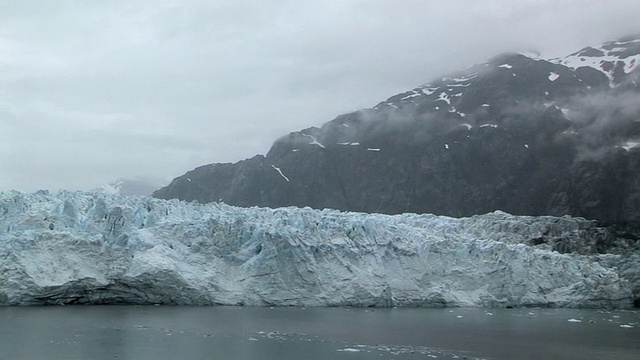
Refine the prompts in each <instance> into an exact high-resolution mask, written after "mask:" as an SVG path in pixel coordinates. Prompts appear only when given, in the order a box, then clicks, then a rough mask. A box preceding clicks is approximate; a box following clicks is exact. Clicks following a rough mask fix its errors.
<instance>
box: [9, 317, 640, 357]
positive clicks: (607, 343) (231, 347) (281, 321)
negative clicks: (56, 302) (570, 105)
mask: <svg viewBox="0 0 640 360" xmlns="http://www.w3.org/2000/svg"><path fill="white" fill-rule="evenodd" d="M0 324H1V326H0V359H11V360H14V359H111V360H113V359H278V360H294V359H295V360H299V359H302V360H316V359H354V360H355V359H509V360H510V359H607V360H610V359H619V360H625V359H629V360H631V359H633V360H637V359H640V311H605V310H581V309H540V308H525V309H477V308H444V309H413V308H412V309H395V308H392V309H383V308H293V307H292V308H279V307H275V308H269V307H227V306H217V307H188V306H43V307H0Z"/></svg>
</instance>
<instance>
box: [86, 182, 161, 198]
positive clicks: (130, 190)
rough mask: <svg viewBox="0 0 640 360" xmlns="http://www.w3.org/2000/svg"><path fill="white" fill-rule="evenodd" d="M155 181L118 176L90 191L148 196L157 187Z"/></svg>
mask: <svg viewBox="0 0 640 360" xmlns="http://www.w3.org/2000/svg"><path fill="white" fill-rule="evenodd" d="M156 183H157V182H155V181H151V180H146V179H125V178H119V179H117V180H114V181H111V182H109V183H108V184H105V185H102V186H100V187H98V188H95V189H93V190H91V191H93V192H99V193H104V194H120V195H127V196H135V195H139V196H149V195H151V194H152V193H153V192H154V190H156V189H157V185H156Z"/></svg>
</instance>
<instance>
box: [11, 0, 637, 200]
mask: <svg viewBox="0 0 640 360" xmlns="http://www.w3.org/2000/svg"><path fill="white" fill-rule="evenodd" d="M638 19H640V1H637V0H607V1H600V0H591V1H589V0H517V1H515V0H487V1H481V0H455V1H454V0H448V1H444V0H396V1H393V0H386V1H383V0H322V1H318V0H313V1H305V0H291V1H285V0H282V1H280V0H255V1H242V0H229V1H214V0H211V1H197V0H174V1H170V0H148V1H143V0H135V1H133V0H128V1H98V0H96V1H88V0H87V1H62V0H60V1H54V0H41V1H30V0H14V1H11V0H0V190H9V189H17V190H25V191H33V190H37V189H50V190H54V191H55V190H57V189H61V188H64V189H81V190H88V189H91V188H95V187H97V186H99V185H102V184H104V183H108V182H109V181H112V180H114V179H116V178H147V179H150V180H153V181H157V182H159V183H162V184H166V183H168V182H169V181H170V180H171V179H172V178H174V177H177V176H179V175H182V174H183V173H184V172H186V171H188V170H191V169H193V168H194V167H197V166H200V165H204V164H209V163H213V162H236V161H238V160H242V159H244V158H248V157H251V156H253V155H255V154H265V153H266V152H267V151H268V150H269V147H270V145H271V144H272V142H273V141H274V140H276V139H277V138H279V137H281V136H283V135H286V134H287V133H289V132H291V131H296V130H300V129H303V128H307V127H310V126H319V125H321V124H322V123H324V122H326V121H329V120H332V119H333V118H335V117H336V116H337V115H340V114H343V113H347V112H351V111H355V110H358V109H361V108H366V107H372V106H375V105H376V104H377V103H378V102H380V101H383V100H385V99H386V98H388V97H390V96H392V95H394V94H396V93H399V92H402V91H405V90H408V89H411V88H413V87H415V86H418V85H421V84H423V83H425V82H428V81H429V80H431V79H433V78H435V77H437V76H439V75H443V74H445V73H448V72H452V71H456V70H459V69H462V68H466V67H468V66H471V65H473V64H474V63H478V62H482V61H485V60H486V59H488V58H489V57H492V56H494V55H496V54H497V53H500V52H504V51H510V50H527V49H537V50H538V51H540V52H542V54H543V56H548V57H555V56H561V55H567V54H569V53H571V52H573V51H576V50H578V49H580V48H582V47H584V46H587V45H597V44H599V43H601V42H603V41H606V40H610V39H614V38H618V37H620V36H623V35H627V34H632V33H640V25H639V23H638Z"/></svg>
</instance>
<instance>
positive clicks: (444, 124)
mask: <svg viewBox="0 0 640 360" xmlns="http://www.w3.org/2000/svg"><path fill="white" fill-rule="evenodd" d="M638 64H640V37H638V36H630V37H626V38H622V39H619V40H616V41H611V42H607V43H605V44H602V45H599V46H590V47H586V48H584V49H581V50H579V51H577V52H574V53H572V54H570V55H568V56H567V57H564V58H558V59H542V58H539V57H537V56H535V55H527V54H521V53H506V54H500V55H497V56H495V57H493V58H491V59H489V60H488V61H487V62H485V63H482V64H477V65H474V66H472V67H470V68H468V69H466V70H464V71H461V72H457V73H452V74H448V75H445V76H443V77H441V78H438V79H433V80H432V81H430V82H428V83H426V84H424V85H421V86H419V87H416V88H415V89H412V90H409V91H406V92H404V93H401V94H397V95H394V96H391V97H390V98H388V99H387V100H385V101H382V102H380V103H379V104H378V105H376V106H374V107H372V108H369V109H363V110H360V111H356V112H353V113H350V114H345V115H340V116H338V117H337V118H335V119H334V120H332V121H329V122H327V123H325V124H324V125H323V126H321V127H320V128H315V127H312V128H308V129H304V130H301V131H296V132H292V133H290V134H289V135H287V136H285V137H282V138H280V139H278V140H277V141H275V143H274V144H273V146H272V147H271V149H270V150H269V152H268V153H267V154H266V155H265V156H263V155H256V156H255V157H253V158H250V159H246V160H243V161H240V162H238V163H235V164H210V165H205V166H202V167H199V168H196V169H194V170H192V171H189V172H187V173H186V174H184V175H182V176H180V177H177V178H176V179H174V180H173V181H172V182H171V183H170V184H169V185H168V186H167V187H164V188H162V189H160V190H157V191H155V192H154V193H153V196H154V197H158V198H164V199H170V198H177V199H182V200H187V201H191V200H196V201H198V202H202V203H207V202H214V201H222V202H225V203H227V204H231V205H238V206H267V207H281V206H291V205H293V206H300V207H304V206H309V207H312V208H320V209H321V208H334V209H339V210H349V211H362V212H379V213H389V214H396V213H404V212H415V213H434V214H439V215H449V216H458V217H459V216H469V215H473V214H480V213H486V212H490V211H494V210H502V211H506V212H509V213H513V214H520V215H556V216H558V215H573V216H582V217H586V218H588V219H596V220H600V221H602V222H604V223H635V224H637V223H638V219H640V146H638V145H639V144H640V93H639V89H640V88H639V85H638V84H639V83H638V81H639V80H640V79H638V77H639V76H640V75H639V74H640V71H639V70H638Z"/></svg>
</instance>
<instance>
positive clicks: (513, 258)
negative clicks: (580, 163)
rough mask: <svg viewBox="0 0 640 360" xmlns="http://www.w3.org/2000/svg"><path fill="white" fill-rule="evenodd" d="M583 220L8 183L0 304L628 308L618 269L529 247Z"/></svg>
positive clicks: (0, 240)
mask: <svg viewBox="0 0 640 360" xmlns="http://www.w3.org/2000/svg"><path fill="white" fill-rule="evenodd" d="M593 226H594V224H593V223H591V222H589V221H586V220H584V219H579V218H569V217H563V218H553V217H539V218H534V217H516V216H511V215H509V214H505V213H501V212H496V213H491V214H487V215H481V216H474V217H471V218H463V219H455V218H449V217H439V216H434V215H416V214H403V215H395V216H388V215H380V214H364V213H344V212H338V211H334V210H323V211H318V210H312V209H309V208H303V209H299V208H280V209H268V208H238V207H232V206H228V205H225V204H205V205H202V204H196V203H184V202H179V201H176V200H169V201H166V200H159V199H153V198H148V197H123V196H120V195H107V194H98V193H83V192H61V193H58V194H49V193H47V192H38V193H34V194H25V193H20V192H4V193H0V274H2V276H0V304H2V305H29V304H72V303H78V304H116V303H127V304H198V305H208V304H229V305H239V304H242V305H297V306H346V305H353V306H487V307H493V306H525V305H540V306H566V307H608V308H626V307H631V306H632V295H631V291H630V286H629V283H628V282H627V281H626V280H624V279H621V278H620V277H619V276H618V274H617V273H616V271H615V269H613V268H609V267H606V266H604V265H601V264H600V263H598V262H597V261H595V260H594V259H595V258H594V257H589V256H582V255H574V254H560V253H558V252H554V251H551V250H550V249H540V248H535V247H531V246H528V245H525V243H527V242H528V241H531V239H535V238H536V237H538V236H541V235H542V234H545V236H549V234H551V235H553V236H571V234H576V233H577V232H579V231H581V230H583V229H585V228H589V227H593ZM554 234H555V235H554ZM611 257H614V258H615V255H610V260H611V261H610V263H615V259H614V258H611Z"/></svg>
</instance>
